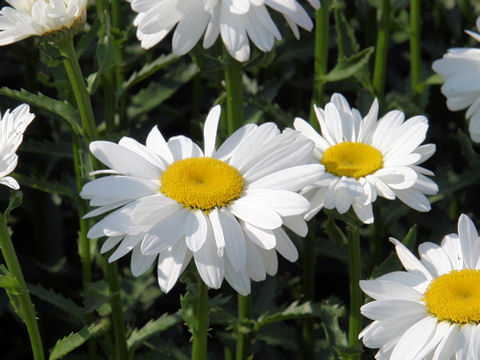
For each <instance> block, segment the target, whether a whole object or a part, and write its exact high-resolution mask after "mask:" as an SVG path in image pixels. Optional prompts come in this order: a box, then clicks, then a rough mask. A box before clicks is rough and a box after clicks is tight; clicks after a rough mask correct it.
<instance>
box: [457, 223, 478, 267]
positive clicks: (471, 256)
mask: <svg viewBox="0 0 480 360" xmlns="http://www.w3.org/2000/svg"><path fill="white" fill-rule="evenodd" d="M458 237H459V239H460V246H461V248H462V255H463V262H464V264H465V267H466V268H468V269H475V266H476V265H477V262H478V259H479V258H480V240H479V238H478V232H477V229H476V228H475V225H474V224H473V222H472V220H471V219H470V218H469V217H468V216H467V215H465V214H462V215H460V218H459V219H458Z"/></svg>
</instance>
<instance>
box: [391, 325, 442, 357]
mask: <svg viewBox="0 0 480 360" xmlns="http://www.w3.org/2000/svg"><path fill="white" fill-rule="evenodd" d="M436 325H437V319H436V318H434V317H433V316H427V317H426V318H424V319H422V320H420V321H419V322H418V323H416V324H415V325H413V326H412V327H411V328H410V329H408V330H407V331H406V332H405V334H403V335H402V337H401V338H400V340H399V341H398V343H397V346H395V349H394V350H393V353H392V357H391V360H405V359H414V358H415V356H416V355H417V354H418V353H419V352H420V351H421V350H422V349H423V348H424V346H425V345H426V344H427V343H428V341H429V340H430V339H431V337H432V336H433V333H434V331H435V328H436Z"/></svg>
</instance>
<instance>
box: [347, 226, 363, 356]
mask: <svg viewBox="0 0 480 360" xmlns="http://www.w3.org/2000/svg"><path fill="white" fill-rule="evenodd" d="M347 239H348V271H349V277H350V279H349V280H350V287H349V289H350V313H349V317H348V345H349V346H350V347H358V346H360V340H359V339H358V334H359V333H360V330H361V329H362V315H361V314H360V306H362V291H361V289H360V277H361V262H360V261H361V260H360V235H359V228H358V226H356V225H348V226H347ZM349 359H352V360H353V359H360V356H359V355H356V354H353V355H351V357H350V358H349Z"/></svg>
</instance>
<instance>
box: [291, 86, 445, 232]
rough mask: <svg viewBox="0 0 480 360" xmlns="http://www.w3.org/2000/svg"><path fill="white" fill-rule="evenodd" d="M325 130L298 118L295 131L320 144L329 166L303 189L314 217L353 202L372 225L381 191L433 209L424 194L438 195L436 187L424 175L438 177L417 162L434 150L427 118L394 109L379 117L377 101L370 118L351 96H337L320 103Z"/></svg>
mask: <svg viewBox="0 0 480 360" xmlns="http://www.w3.org/2000/svg"><path fill="white" fill-rule="evenodd" d="M315 113H316V116H317V118H318V122H319V123H320V129H321V134H319V133H317V132H316V131H315V130H314V129H313V128H312V127H311V126H310V125H309V124H308V123H307V122H306V121H305V120H302V119H299V118H297V119H295V125H294V126H295V129H297V130H298V131H299V132H300V133H302V134H303V135H305V136H306V137H308V138H310V139H311V140H313V142H314V143H315V153H314V156H315V158H316V160H317V161H318V162H320V163H322V164H323V165H325V172H324V173H323V175H322V179H321V181H319V182H318V183H317V184H314V185H313V186H309V187H308V188H306V189H304V191H303V192H302V193H304V194H305V196H306V197H307V198H308V199H309V200H310V202H311V204H312V207H311V209H310V210H309V211H308V212H307V214H306V218H307V219H310V218H312V217H313V216H314V215H315V214H316V213H317V212H318V211H319V210H320V209H322V208H323V207H325V208H327V209H334V208H336V209H337V211H338V212H339V213H340V214H344V213H345V212H347V211H348V209H349V208H350V206H352V207H353V210H354V211H355V213H356V214H357V216H358V218H359V219H360V220H361V221H363V222H364V223H367V224H369V223H373V211H372V203H373V202H374V201H375V200H376V198H377V195H380V196H382V197H384V198H386V199H389V200H393V199H395V198H396V197H398V198H399V199H400V200H401V201H403V202H404V203H405V204H407V205H408V206H410V207H412V208H414V209H415V210H418V211H429V210H430V202H429V201H428V199H427V198H426V197H425V194H427V195H433V194H435V193H437V191H438V187H437V185H436V184H435V183H434V182H433V181H432V180H430V179H428V178H427V177H426V176H425V175H430V176H431V175H433V173H432V172H431V171H429V170H426V169H424V168H422V167H419V166H418V164H420V163H422V162H424V161H425V160H427V159H428V158H429V157H430V156H432V155H433V153H434V152H435V145H434V144H426V145H420V144H421V143H422V141H424V140H425V135H426V133H427V129H428V120H427V118H426V117H425V116H414V117H412V118H410V119H408V120H407V121H404V119H405V114H404V113H403V112H401V111H398V110H394V111H390V112H388V113H387V114H386V115H385V116H383V117H382V118H381V119H380V120H378V121H377V116H378V102H377V100H375V101H374V102H373V104H372V106H371V108H370V111H369V112H368V114H367V116H365V117H364V118H363V119H362V116H361V115H360V112H359V111H358V110H357V109H355V108H353V109H352V108H350V105H349V104H348V102H347V100H346V99H345V98H344V97H343V96H342V95H340V94H334V95H333V96H332V98H331V102H330V103H328V104H327V105H326V106H325V110H323V109H320V108H318V107H316V106H315Z"/></svg>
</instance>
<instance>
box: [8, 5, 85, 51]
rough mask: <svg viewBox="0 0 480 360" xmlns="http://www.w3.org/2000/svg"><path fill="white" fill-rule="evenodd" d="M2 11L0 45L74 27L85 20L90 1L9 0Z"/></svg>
mask: <svg viewBox="0 0 480 360" xmlns="http://www.w3.org/2000/svg"><path fill="white" fill-rule="evenodd" d="M7 3H9V4H10V5H11V6H5V7H3V8H2V9H1V10H0V45H8V44H12V43H14V42H17V41H20V40H23V39H25V38H28V37H30V36H35V35H36V36H41V35H45V34H48V33H51V32H54V31H58V30H63V29H70V28H71V27H72V26H73V25H74V24H75V23H76V22H77V21H78V20H80V21H83V19H84V18H85V14H86V8H87V0H7Z"/></svg>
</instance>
